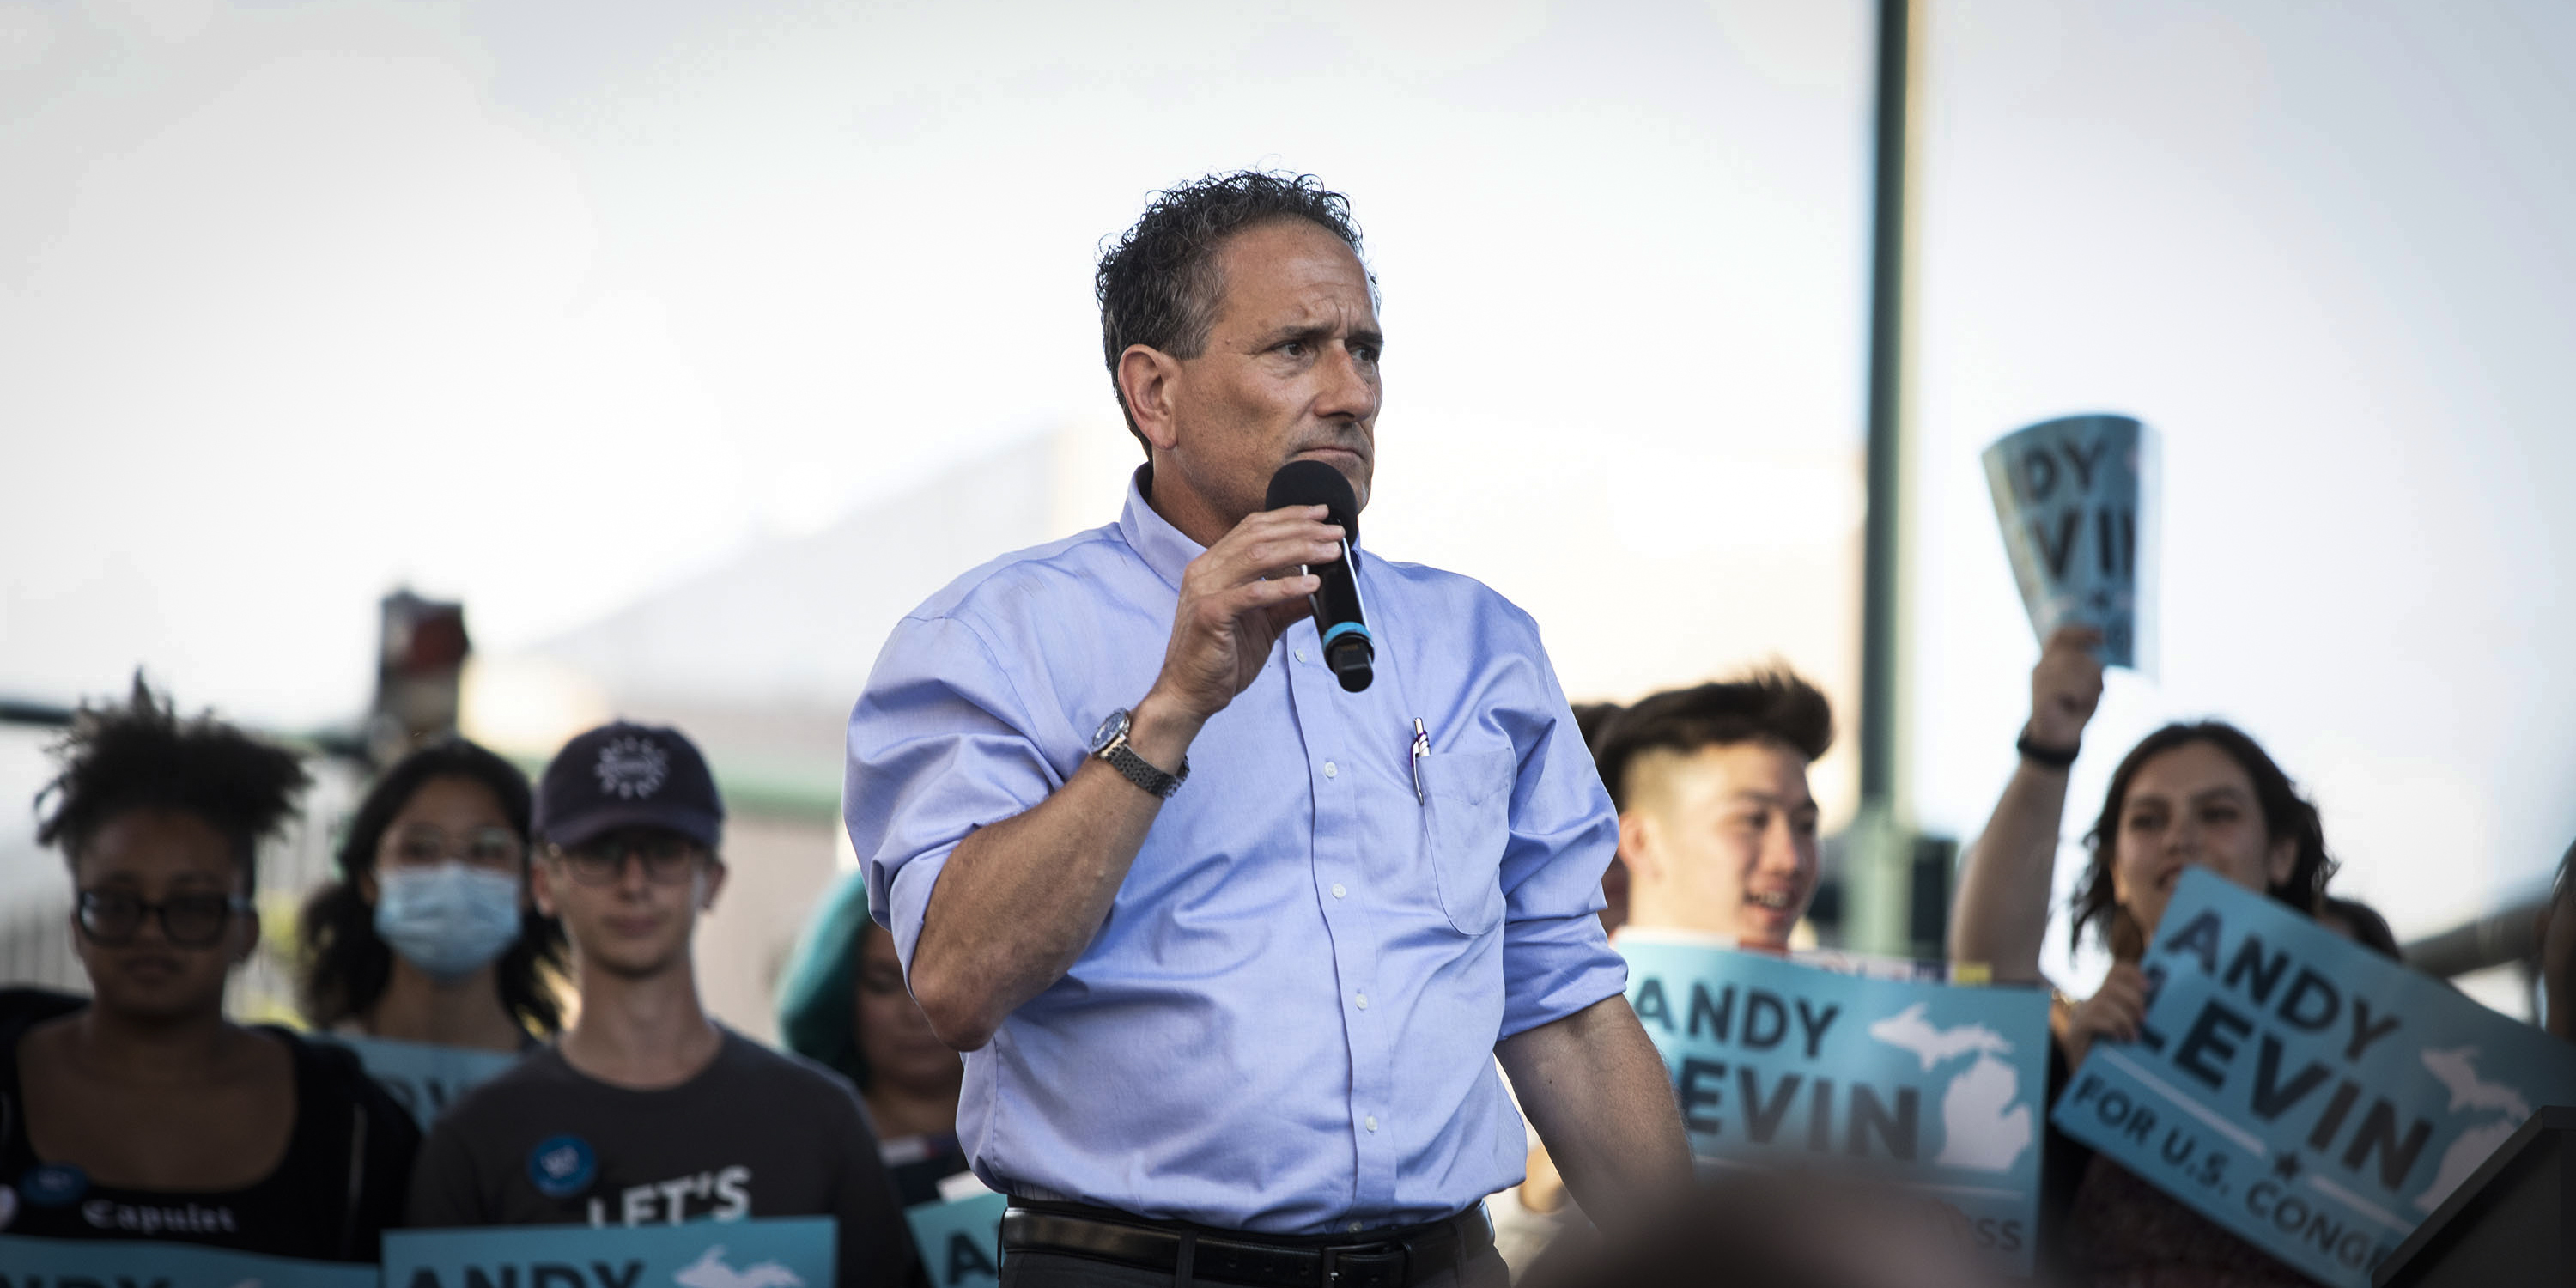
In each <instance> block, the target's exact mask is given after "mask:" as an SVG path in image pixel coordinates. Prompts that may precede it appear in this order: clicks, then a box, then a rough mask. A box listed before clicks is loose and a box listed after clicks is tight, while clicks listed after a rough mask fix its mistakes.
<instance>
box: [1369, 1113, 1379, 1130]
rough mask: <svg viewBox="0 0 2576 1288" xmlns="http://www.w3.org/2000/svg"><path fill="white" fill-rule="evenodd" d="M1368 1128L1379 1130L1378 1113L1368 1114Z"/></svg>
mask: <svg viewBox="0 0 2576 1288" xmlns="http://www.w3.org/2000/svg"><path fill="white" fill-rule="evenodd" d="M1368 1129H1369V1130H1370V1131H1376V1130H1377V1115H1376V1114H1370V1115H1369V1116H1368Z"/></svg>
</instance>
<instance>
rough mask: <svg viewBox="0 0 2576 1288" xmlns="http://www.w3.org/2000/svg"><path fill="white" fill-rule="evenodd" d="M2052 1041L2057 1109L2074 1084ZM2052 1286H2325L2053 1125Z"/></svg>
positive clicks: (2045, 1247) (2044, 1270) (2042, 1206)
mask: <svg viewBox="0 0 2576 1288" xmlns="http://www.w3.org/2000/svg"><path fill="white" fill-rule="evenodd" d="M2073 1074H2074V1070H2073V1068H2072V1067H2071V1066H2069V1065H2068V1064H2067V1063H2066V1052H2065V1051H2064V1049H2063V1048H2061V1047H2059V1046H2058V1045H2057V1042H2056V1040H2055V1039H2054V1038H2051V1039H2050V1041H2049V1043H2048V1105H2049V1107H2050V1108H2052V1109H2054V1108H2055V1107H2056V1105H2057V1098H2058V1097H2059V1096H2061V1095H2064V1094H2065V1093H2066V1089H2067V1087H2068V1086H2070V1085H2071V1084H2072V1083H2073V1082H2074V1076H2073ZM2039 1176H2040V1191H2039V1271H2040V1274H2041V1278H2042V1282H2046V1283H2057V1284H2066V1285H2072V1286H2073V1288H2091V1286H2092V1285H2103V1284H2117V1285H2121V1286H2122V1288H2167V1286H2168V1285H2172V1286H2173V1288H2183V1286H2185V1285H2188V1286H2189V1288H2317V1285H2316V1281H2315V1280H2312V1279H2310V1278H2308V1277H2307V1276H2306V1275H2303V1274H2300V1273H2299V1272H2298V1271H2296V1270H2293V1269H2291V1268H2290V1266H2289V1265H2288V1263H2286V1262H2283V1261H2281V1260H2279V1259H2278V1258H2276V1257H2274V1256H2272V1255H2271V1254H2270V1253H2267V1252H2265V1251H2263V1250H2262V1249H2260V1248H2257V1247H2255V1246H2254V1245H2253V1244H2250V1243H2247V1242H2246V1241H2245V1240H2243V1239H2241V1238H2238V1237H2237V1236H2236V1234H2235V1232H2234V1231H2231V1230H2229V1229H2227V1228H2226V1227H2225V1226H2222V1225H2220V1224H2218V1223H2217V1222H2215V1221H2212V1220H2210V1219H2209V1218H2207V1217H2205V1216H2202V1215H2201V1214H2200V1213H2198V1212H2196V1211H2194V1210H2192V1209H2191V1208H2189V1207H2186V1206H2184V1204H2183V1203H2182V1202H2181V1200H2179V1199H2176V1198H2173V1197H2172V1196H2170V1195H2168V1194H2166V1193H2165V1192H2164V1191H2162V1190H2160V1189H2157V1188H2155V1187H2154V1186H2152V1185H2149V1184H2148V1183H2147V1182H2145V1181H2143V1180H2140V1179H2139V1178H2138V1177H2137V1176H2136V1174H2134V1173H2132V1172H2130V1171H2129V1170H2128V1169H2127V1168H2124V1167H2122V1166H2120V1165H2119V1164H2118V1163H2115V1162H2113V1161H2111V1160H2110V1159H2108V1158H2105V1157H2103V1156H2102V1155H2101V1153H2100V1152H2098V1151H2096V1150H2095V1149H2094V1148H2093V1147H2092V1146H2090V1145H2087V1144H2085V1143H2084V1142H2082V1141H2080V1140H2077V1139H2075V1138H2074V1137H2072V1136H2069V1135H2067V1134H2066V1133H2064V1132H2062V1131H2059V1130H2058V1129H2057V1124H2056V1123H2055V1122H2054V1121H2051V1122H2050V1123H2049V1125H2048V1132H2047V1135H2046V1136H2045V1137H2044V1138H2043V1142H2042V1144H2041V1153H2040V1157H2039Z"/></svg>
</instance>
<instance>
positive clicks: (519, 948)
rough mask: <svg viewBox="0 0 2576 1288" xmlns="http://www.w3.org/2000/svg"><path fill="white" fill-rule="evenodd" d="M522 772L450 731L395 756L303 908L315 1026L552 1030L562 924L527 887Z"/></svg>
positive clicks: (448, 1037) (371, 1033)
mask: <svg viewBox="0 0 2576 1288" xmlns="http://www.w3.org/2000/svg"><path fill="white" fill-rule="evenodd" d="M528 808H529V789H528V778H527V775H525V774H522V773H520V772H519V770H518V768H517V767H516V766H514V765H512V764H511V763H510V762H508V761H506V760H503V759H501V758H500V757H499V756H497V755H494V754H493V753H491V752H489V751H486V750H484V749H483V748H481V747H478V746H476V745H474V744H473V743H470V742H466V741H464V740H462V739H452V740H449V741H446V742H442V743H438V744H435V745H433V746H430V747H425V748H423V749H421V750H419V751H416V752H413V753H412V754H411V755H409V756H406V757H404V758H403V759H402V760H401V761H399V762H397V763H396V764H395V765H394V767H393V768H392V769H390V770H388V771H386V773H385V775H384V777H382V778H381V779H378V780H377V782H376V785H375V787H374V788H373V789H371V790H370V791H369V792H368V793H367V797H366V799H365V800H364V801H363V802H361V803H360V804H359V806H358V812H357V815H356V817H355V818H353V819H352V820H351V821H350V824H349V830H348V834H347V836H346V837H345V838H343V840H342V842H341V845H340V852H339V865H340V880H339V881H338V882H336V883H334V884H332V885H328V886H325V887H323V888H322V889H321V890H320V891H318V892H316V893H315V894H314V896H313V898H312V900H311V902H309V903H307V904H306V905H305V908H304V920H303V942H304V971H303V975H302V978H301V980H300V981H299V983H300V989H299V991H300V993H301V995H302V1000H303V1004H304V1013H305V1018H306V1019H308V1020H309V1021H311V1022H312V1024H313V1025H314V1027H316V1028H320V1029H326V1030H333V1031H337V1032H341V1033H346V1034H355V1035H360V1036H366V1037H376V1038H392V1039H395V1040H398V1041H404V1042H419V1043H428V1044H432V1045H436V1046H444V1047H462V1048H466V1049H470V1050H484V1051H501V1052H515V1051H519V1050H523V1049H525V1048H526V1047H528V1046H531V1045H533V1044H535V1043H536V1042H537V1041H538V1040H539V1039H540V1038H541V1037H546V1036H551V1035H553V1034H554V1033H555V1032H556V1031H558V1030H559V1029H561V1028H562V1027H563V1006H562V1003H561V1002H560V1001H559V1000H558V999H557V997H556V995H555V993H554V991H553V989H552V988H551V987H550V983H551V979H552V978H553V977H555V976H559V975H560V974H561V972H562V971H563V969H564V966H563V962H564V939H563V929H562V927H560V926H558V925H556V924H555V923H554V921H553V920H552V919H550V918H547V917H544V916H542V915H540V914H538V913H537V911H536V910H535V905H534V904H532V903H531V902H530V901H529V899H528V895H527V866H528V864H527V855H528V842H527V837H528Z"/></svg>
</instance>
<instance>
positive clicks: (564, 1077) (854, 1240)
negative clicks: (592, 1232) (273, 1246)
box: [409, 723, 917, 1288]
mask: <svg viewBox="0 0 2576 1288" xmlns="http://www.w3.org/2000/svg"><path fill="white" fill-rule="evenodd" d="M723 825H724V805H723V802H722V801H721V800H719V799H718V797H717V795H716V785H715V778H714V776H713V775H711V774H710V773H709V772H708V771H707V764H706V761H705V759H704V758H702V757H701V756H699V754H698V749H697V748H696V747H695V746H694V745H692V744H691V743H690V741H689V740H688V739H687V738H686V737H683V736H682V735H681V734H680V732H679V731H678V730H676V729H665V728H656V727H649V726H644V725H634V724H624V723H620V724H612V725H607V726H604V727H602V728H598V729H593V730H591V731H590V732H588V733H585V734H582V735H581V736H579V737H577V738H574V739H573V740H572V741H571V742H570V743H568V744H566V745H565V747H564V749H563V751H562V752H561V753H560V754H558V755H557V756H556V757H555V759H554V762H553V763H552V764H550V765H548V766H546V773H545V778H544V780H543V781H542V782H540V783H539V784H538V787H537V801H536V817H535V824H534V828H533V830H534V832H535V833H536V839H537V841H538V843H539V849H538V853H537V861H536V863H535V864H534V866H533V867H532V868H531V875H530V879H531V885H532V890H533V893H534V894H535V896H536V900H537V904H538V906H539V907H540V908H541V909H543V910H544V911H545V912H546V913H547V914H548V915H550V916H554V917H558V918H560V919H561V920H562V922H563V927H564V931H565V933H566V935H567V936H568V937H569V938H570V939H571V941H572V947H573V955H574V960H575V963H576V966H577V971H576V975H577V978H579V980H580V981H581V1006H580V1009H579V1012H578V1014H577V1016H576V1018H575V1019H574V1021H573V1025H572V1027H571V1028H569V1029H567V1030H565V1031H564V1034H563V1037H562V1038H561V1039H560V1040H559V1041H558V1042H557V1043H556V1044H555V1045H554V1046H552V1047H549V1048H547V1049H546V1050H543V1051H540V1052H538V1053H536V1054H534V1055H531V1056H529V1057H528V1058H527V1059H526V1060H524V1061H522V1062H521V1063H520V1064H519V1065H518V1066H517V1067H515V1068H513V1069H512V1070H510V1071H509V1072H508V1073H504V1074H502V1075H501V1076H499V1077H497V1078H495V1079H493V1080H492V1081H490V1082H487V1083H485V1084H483V1085H482V1086H481V1087H478V1088H476V1089H475V1090H474V1091H473V1092H471V1093H470V1094H468V1095H467V1096H466V1097H465V1098H464V1099H463V1100H461V1101H459V1102H458V1103H457V1104H456V1105H454V1106H453V1107H451V1108H449V1109H448V1111H447V1112H446V1113H445V1114H444V1115H442V1116H441V1117H440V1118H439V1120H438V1122H437V1124H436V1125H435V1126H434V1127H433V1128H432V1129H431V1131H430V1136H429V1143H428V1144H427V1145H426V1146H424V1147H423V1149H422V1150H421V1158H420V1166H419V1169H418V1171H417V1172H416V1173H415V1175H414V1177H413V1181H412V1192H411V1208H410V1213H409V1216H410V1221H409V1224H411V1225H414V1226H431V1227H445V1226H476V1225H593V1226H612V1225H678V1224H681V1223H683V1222H689V1221H737V1220H743V1219H746V1218H752V1217H787V1216H829V1217H832V1218H835V1219H836V1220H837V1222H838V1223H839V1232H838V1233H839V1256H840V1274H839V1283H840V1285H841V1288H861V1286H891V1285H897V1284H905V1283H909V1282H912V1281H913V1280H914V1279H915V1277H916V1275H917V1265H916V1260H915V1258H914V1256H913V1251H912V1241H911V1238H910V1236H909V1235H908V1234H906V1232H905V1229H904V1224H903V1215H902V1212H901V1210H900V1209H899V1208H898V1207H897V1206H896V1203H895V1196H894V1190H893V1187H892V1185H891V1184H890V1183H889V1181H888V1180H887V1178H886V1173H885V1168H884V1166H883V1165H882V1164H880V1163H879V1162H878V1158H877V1141H876V1136H875V1133H873V1132H872V1131H870V1130H869V1127H868V1123H867V1119H866V1116H865V1115H864V1114H863V1113H862V1112H861V1110H860V1108H859V1102H858V1098H857V1097H856V1096H855V1095H854V1094H852V1092H851V1090H850V1086H849V1084H848V1083H846V1082H844V1081H842V1080H841V1079H840V1078H839V1077H837V1076H835V1075H833V1074H832V1073H830V1072H828V1071H826V1070H824V1069H823V1068H821V1067H820V1066H818V1065H815V1064H812V1063H811V1062H808V1061H805V1060H802V1059H798V1058H796V1057H794V1056H787V1055H781V1054H779V1053H777V1052H774V1051H771V1050H769V1049H768V1048H766V1047H763V1046H761V1045H759V1044H758V1043H755V1042H753V1041H751V1040H750V1039H748V1038H745V1037H743V1036H742V1035H740V1034H738V1033H734V1032H732V1031H730V1030H728V1029H725V1028H723V1027H721V1026H719V1025H717V1024H716V1022H715V1021H714V1020H712V1019H709V1018H708V1016H707V1013H706V1010H705V1008H704V1007H703V1006H701V1005H700V1003H699V1000H698V982H697V970H696V966H695V964H694V962H693V960H692V958H691V955H690V943H691V940H692V937H693V936H694V934H695V932H696V930H697V920H698V916H699V914H700V913H703V912H705V911H707V910H708V909H710V908H712V907H714V906H715V898H716V892H717V891H719V890H720V889H722V888H723V886H724V878H725V865H724V861H723V860H722V859H721V858H719V857H717V845H718V843H719V841H720V839H721V834H722V829H723Z"/></svg>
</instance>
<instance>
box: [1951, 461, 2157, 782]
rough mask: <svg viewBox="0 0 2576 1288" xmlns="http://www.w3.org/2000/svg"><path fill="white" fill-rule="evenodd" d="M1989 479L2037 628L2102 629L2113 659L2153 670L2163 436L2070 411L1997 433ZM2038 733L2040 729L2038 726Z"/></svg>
mask: <svg viewBox="0 0 2576 1288" xmlns="http://www.w3.org/2000/svg"><path fill="white" fill-rule="evenodd" d="M1984 459H1985V466H1986V483H1987V485H1988V486H1989V487H1990V488H1991V489H1992V490H1993V492H1994V498H1995V519H1996V521H1997V522H1999V523H2001V524H2002V525H2003V535H2004V550H2005V552H2006V553H2007V554H2008V555H2010V556H2011V558H2012V567H2013V578H2014V580H2016V581H2017V582H2019V583H2020V584H2021V598H2022V605H2023V607H2025V608H2027V609H2028V610H2029V611H2030V624H2031V629H2033V630H2034V631H2036V632H2038V634H2039V637H2040V639H2042V640H2043V641H2045V640H2048V639H2049V638H2050V637H2052V636H2054V635H2056V634H2057V632H2058V629H2059V628H2060V627H2063V626H2069V625H2074V626H2089V627H2092V628H2093V629H2095V630H2098V631H2100V632H2101V640H2100V645H2099V648H2100V657H2101V660H2102V661H2103V662H2104V663H2106V664H2108V665H2111V666H2125V667H2129V668H2131V669H2133V670H2139V671H2152V670H2153V669H2154V656H2155V649H2154V626H2155V616H2154V613H2153V611H2152V604H2153V598H2154V593H2155V576H2154V571H2155V555H2156V534H2155V518H2156V514H2155V500H2156V498H2155V482H2156V477H2155V439H2154V436H2153V435H2152V434H2150V433H2149V432H2148V430H2147V427H2146V426H2144V425H2141V424H2139V423H2138V422H2137V421H2135V420H2132V419H2130V418H2129V417H2126V416H2102V415H2096V416H2067V417H2064V418H2061V419H2058V420H2051V421H2044V422H2042V423H2040V424H2037V425H2033V426H2031V427H2029V428H2028V429H2024V430H2020V431H2018V432H2015V433H2012V434H2008V435H2006V436H2004V437H2003V438H2001V439H1998V440H1996V442H1995V443H1994V445H1993V446H1991V447H1988V448H1987V449H1986V451H1985V457H1984ZM2034 732H2037V731H2036V730H2034Z"/></svg>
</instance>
